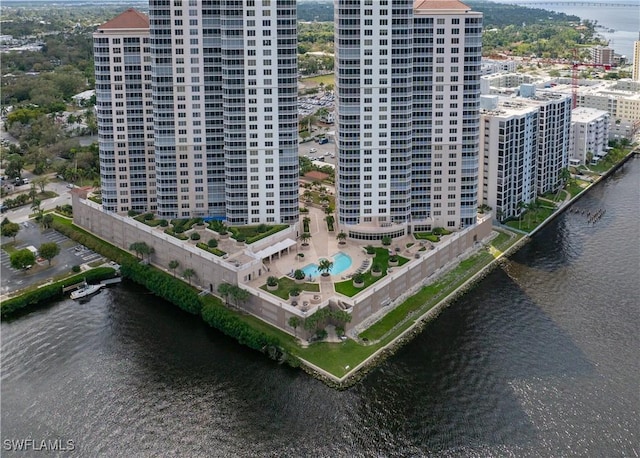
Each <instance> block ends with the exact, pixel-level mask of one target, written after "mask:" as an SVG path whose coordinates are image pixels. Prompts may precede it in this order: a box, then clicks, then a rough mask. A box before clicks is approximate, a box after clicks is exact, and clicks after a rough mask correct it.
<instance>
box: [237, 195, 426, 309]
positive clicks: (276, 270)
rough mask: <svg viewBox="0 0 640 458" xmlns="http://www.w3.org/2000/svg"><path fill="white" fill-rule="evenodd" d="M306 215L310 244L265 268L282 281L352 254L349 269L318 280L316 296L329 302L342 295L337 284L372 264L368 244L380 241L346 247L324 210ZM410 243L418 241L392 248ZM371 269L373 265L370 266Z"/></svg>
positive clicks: (398, 241)
mask: <svg viewBox="0 0 640 458" xmlns="http://www.w3.org/2000/svg"><path fill="white" fill-rule="evenodd" d="M305 216H308V217H309V218H310V219H311V222H310V223H309V230H310V233H311V239H309V242H308V245H307V246H302V243H301V242H300V241H298V242H297V245H296V246H295V247H291V251H290V253H289V254H283V255H282V256H281V257H280V258H278V257H274V258H273V259H272V260H271V261H270V262H268V261H267V262H265V265H266V266H267V267H268V268H269V275H273V276H276V277H278V278H279V277H284V276H287V275H288V274H289V273H291V272H292V271H294V270H296V269H302V268H303V267H305V266H307V265H309V264H312V263H315V264H317V263H318V261H319V260H320V259H322V258H331V256H333V255H335V254H336V253H338V252H339V251H342V252H343V253H345V254H347V255H349V257H351V266H350V267H349V268H348V269H346V270H344V271H343V272H340V273H339V274H337V275H329V276H327V277H323V276H322V275H320V276H319V277H318V278H314V283H318V284H319V285H320V293H314V295H318V294H319V295H320V300H321V301H326V300H328V299H331V298H332V297H336V296H338V294H337V293H336V291H335V288H334V282H340V281H343V280H345V279H347V278H350V276H351V275H353V274H354V273H355V272H356V271H357V270H358V269H359V268H360V266H362V264H363V263H364V262H365V261H370V257H369V256H367V255H366V253H365V251H364V247H365V246H367V245H375V244H376V242H371V241H364V240H363V241H356V240H349V239H348V240H347V241H346V242H345V243H344V244H340V243H339V242H338V239H337V238H336V236H337V235H338V234H339V233H340V227H339V225H338V223H337V222H336V223H335V228H336V230H335V231H333V232H329V231H328V230H327V223H326V222H325V221H324V218H325V216H326V215H325V213H324V211H323V210H322V209H320V208H313V207H311V208H309V214H308V215H305ZM300 224H302V223H300ZM408 242H415V240H414V239H413V237H411V236H405V237H401V238H398V239H394V241H393V245H392V246H390V247H389V248H390V249H391V248H394V247H405V246H406V243H408ZM405 251H406V250H404V248H403V249H402V252H401V253H400V254H401V255H404V256H411V255H410V254H408V253H405ZM298 253H303V254H304V258H302V259H300V258H299V257H298ZM369 267H371V266H370V265H369ZM265 281H266V277H264V278H262V277H261V278H257V279H255V280H252V281H251V282H250V283H249V284H250V285H251V286H252V287H254V288H259V287H261V286H262V285H264V283H265Z"/></svg>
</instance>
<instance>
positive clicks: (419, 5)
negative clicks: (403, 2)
mask: <svg viewBox="0 0 640 458" xmlns="http://www.w3.org/2000/svg"><path fill="white" fill-rule="evenodd" d="M413 9H414V10H415V11H420V10H427V11H428V10H459V11H471V7H470V6H467V5H465V4H464V3H462V2H461V1H459V0H415V2H414V3H413Z"/></svg>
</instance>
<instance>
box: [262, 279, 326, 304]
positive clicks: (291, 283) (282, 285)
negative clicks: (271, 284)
mask: <svg viewBox="0 0 640 458" xmlns="http://www.w3.org/2000/svg"><path fill="white" fill-rule="evenodd" d="M293 288H300V289H301V290H302V291H308V292H310V293H318V292H320V285H319V284H318V283H300V284H298V283H296V282H295V280H293V279H291V278H289V277H280V278H279V279H278V289H276V290H275V291H269V290H268V289H267V285H266V283H265V284H264V285H262V286H261V287H260V289H262V290H264V291H267V292H268V293H271V294H273V295H274V296H278V297H279V298H280V299H284V300H288V299H289V291H291V289H293Z"/></svg>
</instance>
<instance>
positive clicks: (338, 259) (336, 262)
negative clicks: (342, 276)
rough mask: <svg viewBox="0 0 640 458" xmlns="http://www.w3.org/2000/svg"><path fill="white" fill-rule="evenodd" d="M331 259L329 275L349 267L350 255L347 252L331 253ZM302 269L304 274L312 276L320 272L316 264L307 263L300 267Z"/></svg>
mask: <svg viewBox="0 0 640 458" xmlns="http://www.w3.org/2000/svg"><path fill="white" fill-rule="evenodd" d="M332 261H333V267H332V268H331V270H330V271H329V273H330V274H331V275H337V274H339V273H341V272H344V271H345V270H347V269H348V268H349V267H351V257H350V256H349V255H348V254H344V253H343V252H342V251H339V252H338V253H336V254H335V255H333V258H332ZM302 271H303V272H304V273H305V275H307V276H311V277H314V278H315V277H317V276H318V275H320V272H319V271H318V264H307V265H306V266H304V267H303V268H302Z"/></svg>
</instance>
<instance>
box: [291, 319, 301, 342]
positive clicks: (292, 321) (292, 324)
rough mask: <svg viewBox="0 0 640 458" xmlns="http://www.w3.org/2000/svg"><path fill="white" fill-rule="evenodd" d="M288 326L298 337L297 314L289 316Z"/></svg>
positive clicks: (298, 320)
mask: <svg viewBox="0 0 640 458" xmlns="http://www.w3.org/2000/svg"><path fill="white" fill-rule="evenodd" d="M289 326H291V327H292V328H293V332H294V334H295V336H296V337H298V326H300V318H298V317H297V316H292V317H291V318H289Z"/></svg>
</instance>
